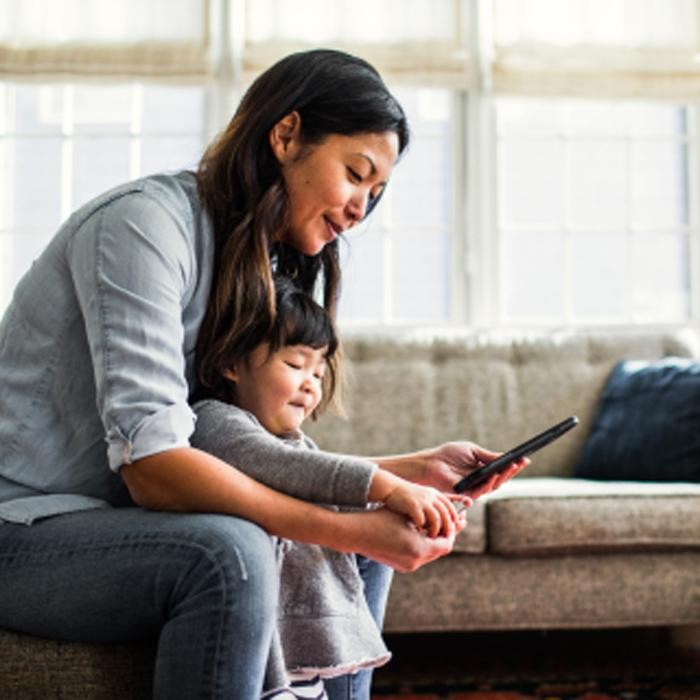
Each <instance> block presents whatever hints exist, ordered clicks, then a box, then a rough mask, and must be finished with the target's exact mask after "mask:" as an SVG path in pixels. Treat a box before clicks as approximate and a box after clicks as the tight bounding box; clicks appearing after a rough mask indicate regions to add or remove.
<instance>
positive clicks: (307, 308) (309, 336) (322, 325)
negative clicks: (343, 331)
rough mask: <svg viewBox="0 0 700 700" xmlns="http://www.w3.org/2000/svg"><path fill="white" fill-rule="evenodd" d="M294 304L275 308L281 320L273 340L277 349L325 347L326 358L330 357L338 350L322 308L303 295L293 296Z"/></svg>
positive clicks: (332, 329) (334, 336) (333, 331)
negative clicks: (290, 346)
mask: <svg viewBox="0 0 700 700" xmlns="http://www.w3.org/2000/svg"><path fill="white" fill-rule="evenodd" d="M295 297H296V298H295V300H294V301H295V303H294V304H289V308H286V309H280V308H279V306H278V308H277V314H278V316H277V317H278V318H279V319H281V321H282V322H281V323H280V324H279V326H278V328H277V331H278V334H277V335H278V337H277V338H275V341H276V342H275V344H276V345H277V347H283V346H285V345H307V346H309V347H311V348H314V349H315V350H317V349H318V348H323V347H327V351H326V357H327V358H329V357H332V356H333V355H334V354H335V351H336V350H337V348H338V340H337V337H336V334H335V330H334V328H333V325H332V323H331V322H330V320H329V318H328V315H327V314H326V312H325V311H324V309H323V308H322V307H320V306H319V305H318V304H316V302H314V301H313V300H311V299H308V298H306V297H305V296H304V295H302V294H299V295H295Z"/></svg>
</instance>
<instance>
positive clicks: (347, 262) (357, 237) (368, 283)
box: [338, 224, 384, 324]
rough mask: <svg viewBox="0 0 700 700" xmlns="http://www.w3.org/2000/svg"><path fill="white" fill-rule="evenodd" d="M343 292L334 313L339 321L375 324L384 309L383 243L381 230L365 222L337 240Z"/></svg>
mask: <svg viewBox="0 0 700 700" xmlns="http://www.w3.org/2000/svg"><path fill="white" fill-rule="evenodd" d="M340 261H341V265H342V269H343V290H342V291H343V293H342V294H341V295H340V302H339V305H338V315H339V317H340V318H341V319H343V320H348V321H361V322H363V323H370V324H377V323H381V322H382V320H383V313H382V312H383V309H384V288H383V280H384V274H383V272H384V245H383V238H382V233H381V231H377V230H372V226H371V225H369V224H365V225H361V228H358V230H356V231H351V232H350V234H349V235H348V237H347V243H343V241H341V243H340Z"/></svg>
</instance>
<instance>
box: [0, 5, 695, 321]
mask: <svg viewBox="0 0 700 700" xmlns="http://www.w3.org/2000/svg"><path fill="white" fill-rule="evenodd" d="M249 1H250V0H206V2H207V7H208V12H209V22H210V27H209V42H210V44H209V50H210V61H211V73H210V76H209V77H208V78H200V79H197V80H195V81H194V82H196V83H197V84H198V85H200V86H201V88H202V90H203V91H204V99H205V104H204V120H205V121H204V133H203V134H202V137H203V142H204V143H205V144H206V143H208V142H209V141H211V139H212V138H214V136H215V135H216V134H217V133H218V132H219V131H220V130H221V128H222V127H223V125H225V124H226V123H227V122H228V120H229V119H230V116H231V114H232V113H233V111H234V109H235V106H236V105H237V103H238V101H239V99H240V97H241V96H242V94H243V92H244V90H245V89H246V87H247V86H248V85H249V83H250V80H251V79H252V78H253V77H254V76H253V75H252V74H251V72H250V70H249V69H248V68H246V54H245V52H246V26H247V24H246V6H247V4H248V2H249ZM493 2H494V0H456V4H455V7H456V8H457V10H456V18H457V19H458V21H461V22H462V24H461V26H460V27H459V28H458V29H457V35H458V36H459V37H462V39H463V42H464V45H465V46H468V47H471V48H470V51H471V58H470V62H469V70H468V71H467V70H465V72H464V73H463V74H462V75H461V76H460V77H457V76H456V75H455V74H454V73H447V74H442V75H440V74H434V75H431V76H430V77H429V78H426V77H425V76H423V79H424V80H428V82H427V83H425V82H423V83H421V84H422V85H425V86H426V87H440V88H445V89H448V90H450V91H451V94H452V113H453V121H452V123H453V134H452V137H453V143H454V149H453V153H454V158H453V172H452V173H451V176H452V187H453V192H452V207H453V212H452V223H453V226H452V230H451V234H450V243H451V258H450V265H449V268H450V269H449V270H447V271H446V272H447V273H448V274H449V275H450V277H451V288H450V314H449V317H448V319H447V320H445V321H444V322H439V321H438V322H429V324H428V325H430V326H437V327H449V328H455V329H459V328H466V329H469V330H477V331H478V330H480V329H486V328H495V329H506V328H507V329H509V330H513V329H514V326H513V323H512V322H510V321H508V319H506V318H505V315H504V293H503V289H504V287H503V272H504V271H503V263H502V262H501V261H502V251H501V241H500V237H499V236H498V235H496V232H497V231H498V226H497V224H498V211H497V210H498V190H497V182H498V159H497V147H498V134H497V127H496V109H495V98H496V92H495V88H494V84H493V76H492V74H491V67H492V63H493V61H492V59H493V51H494V47H493V36H492V10H493ZM17 82H21V81H19V80H18V81H17ZM409 84H410V82H409ZM547 96H548V95H547V94H546V91H543V93H542V97H547ZM601 98H603V99H605V96H601ZM658 99H661V98H658ZM65 137H66V135H65V134H62V138H64V139H65ZM688 137H689V139H690V141H691V144H692V146H691V147H690V148H688V149H687V158H688V164H687V165H688V168H687V172H688V188H689V189H688V196H689V229H690V230H689V256H690V259H689V270H688V272H689V285H690V292H689V294H690V297H689V304H690V310H689V318H688V320H687V322H673V323H669V324H657V323H655V324H649V323H644V322H640V323H637V324H634V323H633V322H631V321H630V322H627V321H625V322H620V323H611V324H605V325H596V324H590V323H586V322H585V321H582V322H580V323H579V322H576V321H575V320H574V322H572V323H564V324H562V323H561V322H555V323H551V324H547V323H540V324H537V325H527V324H523V325H522V329H523V330H526V331H534V330H536V329H538V328H539V329H550V328H556V329H562V328H564V329H565V330H581V329H603V330H606V331H611V332H614V331H617V330H620V329H622V328H628V327H629V326H630V325H636V326H637V327H645V328H646V327H657V326H660V327H663V328H669V327H670V328H683V327H686V326H688V325H700V104H698V103H697V102H694V101H689V102H688ZM3 150H6V144H5V143H4V141H3V139H1V138H0V155H3V153H2V151H3ZM5 155H6V154H5ZM409 157H410V155H409ZM398 167H401V166H400V165H399V166H398ZM3 192H4V194H3V195H2V197H3V200H5V198H6V197H8V196H9V195H8V194H7V192H8V189H7V188H4V189H3ZM62 197H63V198H64V199H65V193H63V194H62ZM4 204H6V200H5V201H0V206H3V205H4ZM384 264H385V269H384V279H383V282H382V283H383V285H384V286H385V287H386V286H387V285H390V279H391V275H390V271H388V270H387V267H388V266H390V265H391V261H390V260H385V263H384ZM522 283H523V284H527V280H526V279H523V282H522ZM340 325H341V327H342V328H343V329H347V330H351V331H353V332H355V331H373V332H391V331H392V330H393V329H396V328H401V329H409V330H410V329H425V327H426V324H423V323H418V322H401V321H400V320H397V319H395V318H394V319H392V318H390V317H387V316H386V315H384V316H383V317H382V319H381V320H380V322H379V323H367V322H363V321H362V320H358V321H353V320H347V319H341V321H340Z"/></svg>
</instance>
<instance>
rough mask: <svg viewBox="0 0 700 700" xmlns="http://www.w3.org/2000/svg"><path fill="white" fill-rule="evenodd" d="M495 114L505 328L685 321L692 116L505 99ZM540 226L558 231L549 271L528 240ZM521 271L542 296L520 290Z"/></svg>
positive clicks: (669, 107) (615, 105)
mask: <svg viewBox="0 0 700 700" xmlns="http://www.w3.org/2000/svg"><path fill="white" fill-rule="evenodd" d="M547 110H550V111H551V114H550V115H549V118H547V117H546V116H545V115H546V112H547ZM497 112H498V113H499V119H498V148H499V156H500V157H499V161H498V173H497V179H498V197H499V203H498V211H499V229H500V230H501V231H504V230H505V231H507V232H508V235H506V236H504V237H503V238H502V240H503V241H504V253H503V256H504V258H503V259H504V265H503V267H502V268H501V270H505V273H504V274H503V277H502V279H503V280H504V284H503V290H502V291H503V295H504V296H503V299H504V304H505V314H506V317H507V318H514V317H515V318H522V319H530V318H532V319H539V320H543V319H542V317H543V316H548V317H549V321H550V322H561V320H562V317H561V316H560V312H561V311H563V312H564V316H563V320H565V321H568V322H573V323H578V322H583V323H586V322H592V323H599V322H602V323H604V322H610V323H626V322H671V321H673V322H677V321H683V320H687V318H688V315H689V313H690V284H689V279H690V268H689V264H690V263H689V245H688V241H689V236H690V235H691V234H690V233H689V229H688V225H689V223H690V216H689V211H690V202H689V184H688V183H689V174H688V159H689V154H690V152H691V149H692V148H694V147H695V146H694V144H693V142H692V141H691V135H690V134H689V132H688V120H687V115H686V108H685V107H683V106H682V105H677V104H653V103H649V104H647V103H641V102H636V101H629V102H622V101H611V102H604V101H599V102H595V101H590V100H585V101H584V100H559V99H540V100H534V99H532V98H531V99H529V100H521V99H517V98H508V99H505V98H501V99H499V100H498V102H497ZM501 112H503V113H502V114H501ZM548 129H549V133H548V132H547V130H548ZM543 146H546V147H543ZM555 154H556V155H555ZM562 162H564V163H565V164H566V167H565V168H564V169H562V167H561V163H562ZM562 211H564V212H565V214H566V216H561V213H562ZM538 226H540V227H544V226H546V227H547V228H548V229H550V230H551V231H552V233H551V238H550V239H549V244H551V246H552V248H551V249H549V250H547V251H545V252H544V253H542V251H541V250H540V253H542V254H543V255H545V258H546V260H547V261H548V263H549V269H547V266H545V265H544V263H542V262H539V263H538V262H533V257H534V256H535V255H536V251H538V242H537V238H538V237H537V235H536V234H532V233H530V231H532V230H533V229H535V230H536V229H537V227H538ZM693 235H694V234H693ZM556 241H558V242H556ZM541 247H542V246H541V245H540V249H541ZM554 251H557V252H556V255H559V256H561V257H560V258H559V259H558V262H556V264H555V259H554V257H552V256H553V255H554V254H555V253H554ZM518 261H521V262H522V265H523V268H525V269H530V267H532V268H533V270H535V272H533V274H532V275H530V276H529V277H528V282H532V284H533V285H534V288H533V290H522V289H521V288H520V287H521V286H522V285H520V278H518V277H517V276H514V273H515V271H516V270H517V269H518ZM542 275H553V277H554V278H553V279H545V280H543V279H541V276H542ZM561 275H564V281H563V282H561ZM545 288H546V289H550V290H552V289H554V288H557V289H560V290H561V293H562V295H563V307H561V308H560V307H557V306H556V304H554V303H552V305H551V307H550V310H549V311H547V309H546V305H544V304H543V303H542V299H543V298H545V297H546V293H545V292H544V291H542V289H545Z"/></svg>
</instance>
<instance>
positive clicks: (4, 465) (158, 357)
mask: <svg viewBox="0 0 700 700" xmlns="http://www.w3.org/2000/svg"><path fill="white" fill-rule="evenodd" d="M213 258H214V244H213V234H212V231H211V226H210V222H209V219H208V217H207V215H206V214H205V212H204V211H203V208H202V206H201V203H200V201H199V197H198V195H197V191H196V183H195V177H194V174H193V173H191V172H188V171H185V172H181V173H176V174H163V175H154V176H151V177H147V178H144V179H142V180H138V181H135V182H131V183H128V184H126V185H122V186H120V187H117V188H115V189H113V190H111V191H109V192H107V193H105V194H104V195H102V196H100V197H98V198H97V199H95V200H93V201H92V202H90V203H88V204H87V205H85V206H83V207H82V208H81V209H79V210H78V211H76V212H75V213H74V214H73V215H72V216H71V217H70V218H69V219H68V220H67V221H66V223H65V224H64V225H63V226H62V227H61V229H60V230H59V231H58V233H57V234H56V236H55V237H54V238H53V239H52V240H51V242H50V243H49V245H48V246H47V248H46V249H45V250H44V252H43V253H42V254H41V256H40V257H39V258H38V259H37V260H36V261H35V262H34V264H33V265H32V267H31V268H30V270H29V271H28V272H27V274H26V275H25V276H24V277H23V278H22V280H21V281H20V282H19V284H18V285H17V288H16V290H15V293H14V296H13V299H12V302H11V303H10V306H9V307H8V309H7V311H6V313H5V315H4V317H3V319H2V322H1V323H0V520H8V521H12V522H25V523H27V524H30V523H31V522H32V521H33V520H35V519H36V518H39V517H45V516H48V515H51V514H55V513H61V512H66V511H71V510H79V509H83V508H92V507H100V506H105V505H107V504H111V505H123V504H128V503H130V499H129V495H128V491H127V489H126V486H125V485H124V483H123V481H122V480H121V478H120V477H119V475H118V470H119V468H120V467H121V466H122V465H123V464H127V463H129V462H132V461H134V460H137V459H139V458H141V457H146V456H148V455H151V454H155V453H158V452H162V451H163V450H167V449H170V448H174V447H182V446H186V445H188V444H189V437H190V435H191V434H192V431H193V429H194V414H193V412H192V410H191V409H190V406H189V405H188V396H189V394H190V392H191V390H192V389H193V388H194V386H195V368H194V352H195V345H196V341H197V333H198V330H199V326H200V324H201V322H202V319H203V316H204V312H205V310H206V305H207V301H208V296H209V289H210V286H211V277H212V267H213Z"/></svg>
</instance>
